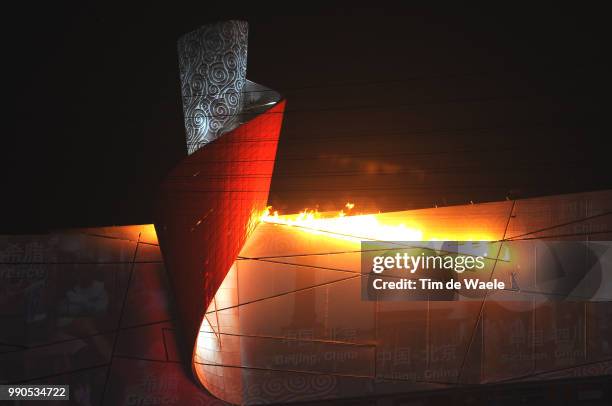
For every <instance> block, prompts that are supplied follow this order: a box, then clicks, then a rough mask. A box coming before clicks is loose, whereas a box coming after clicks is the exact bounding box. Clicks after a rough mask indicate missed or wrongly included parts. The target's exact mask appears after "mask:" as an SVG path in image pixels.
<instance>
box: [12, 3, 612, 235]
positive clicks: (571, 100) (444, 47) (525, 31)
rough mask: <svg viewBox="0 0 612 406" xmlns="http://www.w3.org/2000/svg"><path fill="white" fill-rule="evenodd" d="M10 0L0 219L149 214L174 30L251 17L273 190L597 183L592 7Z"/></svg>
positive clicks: (445, 190) (173, 156)
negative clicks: (278, 132) (14, 7)
mask: <svg viewBox="0 0 612 406" xmlns="http://www.w3.org/2000/svg"><path fill="white" fill-rule="evenodd" d="M301 13H303V14H304V15H300V16H298V15H282V14H283V13H282V12H281V10H278V9H273V10H271V9H268V10H262V9H255V10H249V9H240V10H235V9H227V8H223V6H216V7H214V6H213V7H211V6H209V5H207V4H204V3H202V2H200V3H196V6H193V5H192V6H189V5H186V4H176V5H170V3H168V5H167V6H166V7H158V6H155V7H153V6H148V7H144V8H143V7H140V6H139V7H136V6H128V7H124V8H118V9H111V8H110V7H109V6H107V5H104V4H93V3H87V4H80V5H79V6H75V7H68V6H57V5H55V4H54V5H45V6H35V5H27V6H24V7H22V9H21V10H18V11H12V12H8V13H6V17H8V20H9V24H8V25H5V26H4V28H3V29H4V30H5V33H4V35H3V38H4V41H3V42H4V43H5V44H4V46H3V56H4V57H3V61H4V65H5V67H6V68H8V71H9V73H7V74H5V75H6V76H5V90H6V92H5V93H4V94H5V103H4V104H5V106H8V109H6V110H5V114H6V120H3V121H4V125H3V135H2V155H1V162H2V165H1V174H0V179H1V182H2V190H3V193H2V210H0V232H17V233H18V232H34V231H44V230H49V229H54V228H63V227H71V226H86V225H88V226H93V225H110V224H134V223H147V222H150V221H151V207H152V199H153V196H154V194H155V190H156V186H157V185H158V183H159V182H160V180H161V179H162V178H163V176H164V174H165V173H167V171H168V170H169V169H170V168H171V167H172V166H173V165H175V164H176V163H177V162H178V161H179V160H180V159H181V157H182V156H183V155H184V154H185V152H184V150H185V147H184V130H183V127H182V107H181V104H180V103H181V102H180V97H179V79H178V65H177V56H176V39H177V38H178V37H179V36H180V35H181V34H182V33H185V32H187V31H190V30H193V29H195V28H197V27H198V26H200V25H203V24H205V23H207V22H213V21H216V20H221V19H226V18H241V19H246V20H247V21H249V24H250V33H249V51H248V52H249V56H248V73H247V76H248V78H249V79H251V80H253V81H255V82H259V83H262V84H264V85H266V86H269V87H271V88H274V89H277V90H280V91H281V92H282V93H283V95H285V96H286V98H287V100H288V105H287V109H288V112H287V115H286V117H285V122H284V127H283V133H282V136H281V142H280V145H279V151H278V162H277V165H276V168H275V178H274V179H273V182H272V191H271V196H270V200H271V203H272V204H273V205H274V206H276V207H278V208H280V209H281V210H282V211H285V212H287V211H295V210H300V209H302V208H304V207H305V206H313V205H319V207H320V208H321V209H335V208H338V209H339V208H340V207H341V206H342V204H343V203H345V202H346V201H347V200H352V201H355V202H356V203H357V205H358V207H362V208H364V209H377V210H398V209H408V208H419V207H432V206H433V205H444V204H461V203H466V202H469V201H470V200H472V201H475V202H479V201H491V200H500V199H504V198H505V197H506V196H510V197H528V196H537V195H545V194H552V193H566V192H574V191H583V190H584V191H586V190H594V189H603V188H610V187H612V177H611V176H610V170H609V159H610V157H609V152H608V151H609V148H608V147H607V146H605V142H606V140H607V139H608V128H609V122H608V104H609V102H608V96H609V71H610V69H609V65H608V64H607V63H606V59H607V58H606V57H607V54H608V46H607V41H606V39H607V38H606V37H607V34H608V33H607V31H608V30H607V28H606V26H607V24H606V21H605V17H606V15H605V13H603V12H602V11H601V10H575V9H565V10H557V9H547V10H533V9H506V10H497V11H493V10H488V11H487V10H466V9H461V10H452V11H451V10H446V11H441V10H438V11H432V10H424V9H401V10H399V9H374V8H367V9H347V8H345V9H343V8H337V9H326V10H320V11H316V12H315V11H309V10H301Z"/></svg>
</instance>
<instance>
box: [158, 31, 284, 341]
mask: <svg viewBox="0 0 612 406" xmlns="http://www.w3.org/2000/svg"><path fill="white" fill-rule="evenodd" d="M246 50H247V24H246V23H245V22H241V21H228V22H222V23H217V24H213V25H209V26H205V27H202V28H200V29H198V30H196V31H194V32H192V33H189V34H187V35H185V36H184V37H182V38H181V39H180V40H179V61H180V71H181V84H182V95H183V107H184V115H185V128H186V131H187V149H188V155H187V157H185V158H184V159H183V160H182V161H181V162H180V163H179V164H178V165H177V166H176V167H175V168H174V169H173V170H172V171H171V172H170V173H169V174H168V176H167V177H166V179H165V180H164V181H163V183H162V184H161V186H160V192H159V196H158V199H157V202H156V208H155V229H156V232H157V235H158V238H159V243H160V247H161V249H162V252H163V257H164V262H165V264H166V268H167V270H168V274H169V276H170V282H171V286H172V288H173V290H174V296H175V301H176V306H175V308H176V311H177V313H178V319H179V323H180V326H181V333H182V342H181V344H182V345H181V346H182V347H183V348H184V349H185V350H187V351H188V352H191V351H193V350H194V349H195V344H196V338H197V335H198V332H199V329H200V326H201V324H202V320H203V318H204V312H205V310H206V309H207V308H208V306H209V305H210V303H211V301H212V300H213V298H214V295H215V293H216V292H217V290H218V289H219V286H220V285H221V282H222V281H223V279H224V278H225V276H226V274H227V273H228V271H229V269H230V267H231V265H232V263H233V262H234V260H235V259H236V257H237V256H238V253H239V252H240V249H241V248H242V246H243V244H244V242H245V241H246V239H247V237H248V235H249V234H250V232H251V231H252V230H253V229H254V228H255V225H256V224H257V222H258V220H259V218H260V216H261V213H262V212H263V210H264V209H265V206H266V204H267V200H268V192H269V189H270V181H271V177H272V171H273V169H274V160H275V157H276V148H277V144H278V137H279V134H280V129H281V124H282V119H283V112H284V108H285V102H284V101H280V95H279V94H278V93H276V92H274V91H271V90H269V89H267V88H265V87H263V86H261V85H257V84H255V83H253V82H250V81H247V80H246V79H245V75H246V53H247V51H246ZM243 88H246V90H247V91H249V93H253V94H252V95H250V97H244V98H243V97H242V96H241V94H242V92H243ZM222 134H223V136H221V135H222ZM203 146H205V147H203Z"/></svg>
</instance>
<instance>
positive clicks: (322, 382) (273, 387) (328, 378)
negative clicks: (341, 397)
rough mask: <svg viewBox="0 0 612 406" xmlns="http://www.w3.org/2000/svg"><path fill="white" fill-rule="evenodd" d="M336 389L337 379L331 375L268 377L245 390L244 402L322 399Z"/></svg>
mask: <svg viewBox="0 0 612 406" xmlns="http://www.w3.org/2000/svg"><path fill="white" fill-rule="evenodd" d="M337 388H338V382H337V378H336V377H335V376H333V375H312V376H304V375H298V374H296V375H291V374H289V375H287V376H284V377H272V376H269V377H267V378H266V379H265V380H263V382H258V383H254V384H251V385H249V386H248V387H247V388H246V389H247V390H246V393H245V399H244V402H245V403H248V404H256V403H270V402H290V401H297V400H313V399H324V398H325V397H326V396H328V395H329V394H331V393H332V392H334V391H335V390H337Z"/></svg>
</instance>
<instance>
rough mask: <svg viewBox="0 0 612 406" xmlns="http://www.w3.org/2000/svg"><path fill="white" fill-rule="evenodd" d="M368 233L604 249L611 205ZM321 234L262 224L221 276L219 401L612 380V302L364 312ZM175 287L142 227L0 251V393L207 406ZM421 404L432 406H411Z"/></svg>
mask: <svg viewBox="0 0 612 406" xmlns="http://www.w3.org/2000/svg"><path fill="white" fill-rule="evenodd" d="M376 218H378V219H379V220H380V223H381V224H384V223H386V224H389V225H392V226H397V222H400V221H401V222H403V223H404V224H406V225H408V224H410V225H412V226H415V227H422V230H429V232H430V233H432V234H438V233H442V234H447V233H460V234H465V233H468V234H469V233H471V232H473V230H474V229H476V228H477V229H478V230H479V232H486V233H491V236H492V237H494V238H509V239H516V238H519V239H528V238H534V237H537V238H542V239H550V240H559V239H570V240H610V237H612V191H602V192H593V193H582V194H573V195H562V196H551V197H543V198H535V199H527V200H517V201H504V202H498V203H489V204H476V205H467V206H456V207H449V208H437V209H427V210H416V211H408V212H399V213H383V214H381V215H376ZM324 234H325V233H319V234H314V233H312V232H309V231H304V230H300V229H299V228H296V227H291V226H283V225H273V224H263V223H262V224H259V225H258V226H257V227H256V228H255V231H254V233H253V234H252V235H251V237H250V238H249V239H248V241H247V242H246V244H245V246H244V247H243V248H242V250H241V252H240V255H239V257H237V258H236V257H234V258H233V259H232V260H231V261H230V262H229V264H228V267H227V269H226V270H225V271H229V272H228V273H227V274H226V275H225V272H222V275H223V277H222V279H223V281H222V285H221V288H220V289H218V290H216V291H215V292H213V293H215V294H214V300H211V302H210V303H209V304H208V310H207V314H206V319H205V320H206V321H205V322H204V323H203V325H202V329H201V330H202V333H201V334H200V335H199V337H198V339H197V341H198V346H197V351H196V354H195V357H196V358H195V361H196V362H197V364H196V365H195V367H196V373H197V376H198V378H199V380H200V381H201V382H202V383H203V385H204V386H205V387H206V388H207V389H208V390H210V391H211V392H212V394H213V395H214V396H217V397H219V398H221V399H226V400H228V401H230V402H235V403H249V404H255V403H260V402H275V401H277V402H288V401H299V400H316V399H338V398H347V397H348V398H350V397H357V396H363V395H366V396H367V395H377V396H391V399H403V400H406V399H408V400H411V399H412V400H414V401H417V400H419V399H420V400H422V399H423V396H427V397H433V398H435V396H436V393H438V392H437V391H438V390H439V389H445V388H453V387H460V385H461V384H462V383H470V384H478V383H480V384H487V383H504V384H512V383H516V382H536V383H537V384H535V385H531V386H528V385H527V386H523V387H522V389H521V390H520V391H518V392H516V393H517V394H516V396H517V398H513V397H512V396H514V392H512V391H510V392H509V391H508V389H506V390H505V391H504V390H503V387H501V388H500V387H494V388H490V387H489V388H487V389H486V391H485V392H484V394H489V395H490V396H493V397H495V396H501V398H503V399H514V400H515V401H516V402H515V403H519V401H520V397H523V396H531V394H533V396H538V397H543V396H544V397H546V398H547V399H551V397H552V399H557V400H558V401H559V403H562V401H565V400H568V401H571V400H572V399H574V400H576V399H578V396H581V395H580V393H579V392H578V393H576V392H571V394H568V390H567V389H568V383H567V382H565V383H563V381H562V383H561V384H559V385H557V386H550V385H553V382H554V381H552V380H554V379H557V378H575V377H582V376H591V377H592V376H602V377H605V376H606V375H607V376H609V375H610V374H611V373H612V303H610V302H599V303H596V302H585V301H580V302H550V303H531V302H528V301H524V300H517V301H510V302H508V301H489V300H487V301H482V300H481V301H475V302H427V301H419V302H414V301H406V302H378V303H376V302H365V301H361V300H360V292H359V279H360V278H361V274H360V273H359V259H358V257H359V253H357V252H353V251H355V249H357V250H358V249H359V248H358V247H359V245H357V243H356V242H355V241H353V240H351V239H338V238H335V237H331V236H325V235H324ZM200 241H203V242H205V240H202V239H201V240H200ZM217 247H218V246H217ZM190 249H193V246H192V245H189V246H186V247H185V252H187V250H190ZM199 251H202V252H208V251H207V250H206V249H199ZM226 252H227V251H226ZM340 252H341V253H340ZM165 262H168V261H167V258H166V261H165ZM606 269H608V270H609V267H608V268H606ZM172 277H173V275H172V272H171V271H170V270H169V269H166V267H165V265H164V263H163V262H162V256H161V253H160V247H159V246H158V242H157V238H156V234H155V230H154V229H153V226H152V225H149V226H126V227H106V228H96V229H79V230H67V231H64V232H59V233H53V234H48V235H38V236H1V237H0V278H1V282H2V283H0V289H1V294H0V300H1V306H0V317H1V319H2V328H1V329H0V382H1V383H17V382H28V383H41V384H42V383H55V384H70V385H71V391H72V392H71V396H73V397H74V398H75V399H80V401H81V402H82V403H83V404H87V402H89V403H90V404H109V405H135V404H176V405H191V404H215V403H214V402H215V401H214V399H213V398H211V395H209V394H208V393H207V392H206V391H204V390H202V389H201V387H198V386H196V384H194V382H193V380H192V379H191V378H190V376H189V375H190V372H189V371H188V370H186V368H185V362H187V363H190V362H191V361H192V360H191V358H190V357H188V359H187V360H185V359H184V358H182V357H181V356H180V354H179V350H178V348H179V346H178V345H177V343H179V342H180V337H181V333H182V332H183V330H182V327H183V326H182V325H181V324H180V323H177V316H178V313H179V311H180V309H178V308H177V306H176V305H172V304H171V303H172V299H174V300H176V301H178V300H179V297H180V295H181V294H182V295H188V294H189V290H188V289H185V290H184V291H183V292H180V291H179V292H178V294H177V293H175V295H171V294H170V290H171V289H170V287H171V286H172V285H174V283H173V280H172V279H171V278H172ZM606 277H607V280H609V275H607V276H606ZM192 288H195V289H196V290H197V291H198V292H200V291H201V288H200V287H198V286H193V287H192ZM175 292H176V290H175ZM507 294H508V295H516V294H517V293H516V292H508V293H507ZM198 303H199V305H201V306H204V305H205V303H204V300H202V298H199V299H198ZM198 328H199V326H198ZM597 382H598V383H597V384H595V385H594V386H589V385H587V384H585V383H580V385H581V386H580V387H581V388H584V390H585V391H586V392H585V394H584V396H587V395H588V396H596V395H597V393H598V392H597V391H600V390H601V388H602V384H601V381H597ZM570 386H571V385H570ZM543 388H544V389H543ZM422 389H423V390H432V391H433V392H428V393H427V394H426V395H425V394H423V393H420V394H417V393H416V392H414V393H415V394H414V395H410V393H412V392H411V391H418V390H422ZM470 390H473V388H472V389H470V388H465V387H463V389H462V390H461V391H462V392H461V393H463V392H466V393H467V395H466V396H468V397H469V396H472V395H470ZM393 393H401V395H397V396H399V397H396V398H393V395H392V394H393ZM472 393H473V392H472ZM473 395H474V396H476V397H477V398H478V397H479V396H481V395H482V393H479V394H473ZM489 395H487V396H489ZM556 395H558V396H559V397H555V396H556ZM568 396H574V397H573V398H568ZM461 399H463V398H461ZM147 402H148V403H147ZM570 403H571V402H570Z"/></svg>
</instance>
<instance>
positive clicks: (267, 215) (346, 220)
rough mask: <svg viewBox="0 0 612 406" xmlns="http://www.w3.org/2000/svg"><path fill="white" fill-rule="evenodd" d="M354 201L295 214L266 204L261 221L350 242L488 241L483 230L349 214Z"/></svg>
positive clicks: (488, 238)
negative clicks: (457, 230)
mask: <svg viewBox="0 0 612 406" xmlns="http://www.w3.org/2000/svg"><path fill="white" fill-rule="evenodd" d="M354 207H355V204H354V203H350V202H349V203H347V204H346V205H345V206H344V208H346V209H347V211H348V212H349V214H347V213H346V212H345V211H344V209H342V210H340V211H339V212H331V213H330V212H327V213H322V212H319V211H318V210H316V209H314V210H311V209H305V210H303V211H301V212H300V213H298V214H287V215H279V213H278V211H276V210H274V211H273V210H272V207H271V206H269V207H267V208H266V209H265V210H264V212H263V214H262V216H261V217H260V221H261V222H263V223H268V224H277V225H284V226H289V227H297V228H300V229H302V230H304V231H306V232H308V233H312V234H325V235H327V236H330V237H334V238H340V239H344V240H350V241H365V240H372V241H491V240H492V238H491V237H490V236H489V235H487V234H486V233H482V232H478V231H475V232H466V233H462V234H461V235H455V234H448V233H442V234H440V233H433V232H431V230H429V232H428V231H427V230H424V229H423V228H422V227H420V226H419V225H418V224H416V223H411V224H408V225H407V224H404V223H400V224H385V223H384V222H382V221H381V219H380V218H379V216H378V215H377V214H352V213H351V211H352V210H353V209H354Z"/></svg>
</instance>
